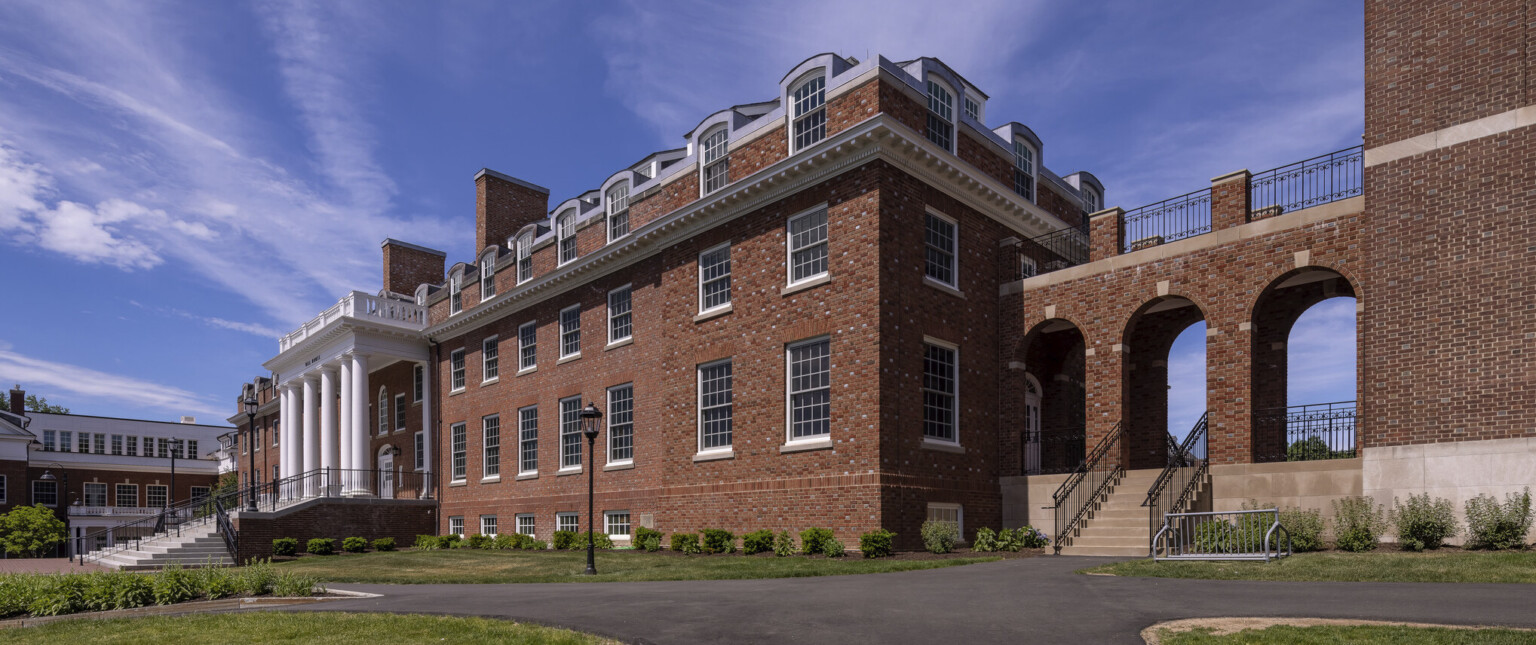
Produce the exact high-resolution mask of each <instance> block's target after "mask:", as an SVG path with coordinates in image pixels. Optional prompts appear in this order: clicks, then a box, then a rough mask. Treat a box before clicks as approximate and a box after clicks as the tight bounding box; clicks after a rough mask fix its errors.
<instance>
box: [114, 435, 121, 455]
mask: <svg viewBox="0 0 1536 645" xmlns="http://www.w3.org/2000/svg"><path fill="white" fill-rule="evenodd" d="M112 454H114V455H121V454H123V435H120V434H115V435H112Z"/></svg>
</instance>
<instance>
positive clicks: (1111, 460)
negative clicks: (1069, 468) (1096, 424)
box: [1051, 423, 1125, 555]
mask: <svg viewBox="0 0 1536 645" xmlns="http://www.w3.org/2000/svg"><path fill="white" fill-rule="evenodd" d="M1120 434H1121V433H1120V424H1119V423H1115V427H1114V429H1113V430H1110V431H1109V434H1108V435H1107V436H1105V437H1104V438H1103V439H1102V440H1100V441H1099V444H1098V445H1096V446H1094V447H1093V451H1092V452H1090V453H1089V454H1088V457H1087V459H1084V460H1083V464H1082V465H1081V466H1078V467H1077V470H1074V471H1073V472H1072V475H1071V476H1070V477H1067V480H1066V481H1064V482H1062V483H1061V486H1060V487H1059V488H1057V489H1056V492H1055V493H1054V494H1052V495H1051V499H1052V501H1054V502H1055V505H1054V506H1052V508H1053V509H1055V514H1056V543H1055V544H1054V545H1053V546H1054V547H1055V549H1056V554H1057V555H1061V548H1062V547H1063V546H1068V545H1070V544H1071V542H1072V531H1074V530H1075V529H1076V528H1077V525H1078V524H1080V523H1081V522H1082V521H1083V516H1084V515H1087V514H1088V510H1089V508H1090V507H1092V506H1093V504H1094V503H1096V502H1097V501H1098V500H1099V499H1100V498H1101V497H1103V496H1104V492H1105V491H1106V490H1108V489H1109V487H1110V486H1111V485H1112V484H1114V482H1116V481H1118V480H1119V478H1120V476H1121V475H1123V474H1125V467H1124V466H1123V465H1121V463H1120V461H1121V460H1120V450H1121V441H1120Z"/></svg>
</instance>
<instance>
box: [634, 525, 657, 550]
mask: <svg viewBox="0 0 1536 645" xmlns="http://www.w3.org/2000/svg"><path fill="white" fill-rule="evenodd" d="M635 546H638V547H640V548H641V549H644V550H646V551H648V552H651V553H655V552H657V551H660V550H661V531H658V530H656V529H650V528H646V527H644V526H639V527H635Z"/></svg>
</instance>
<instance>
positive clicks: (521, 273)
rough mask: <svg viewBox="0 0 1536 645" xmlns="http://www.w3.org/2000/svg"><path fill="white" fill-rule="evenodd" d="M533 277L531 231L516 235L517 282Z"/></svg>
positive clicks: (520, 282)
mask: <svg viewBox="0 0 1536 645" xmlns="http://www.w3.org/2000/svg"><path fill="white" fill-rule="evenodd" d="M531 279H533V232H532V231H529V232H527V233H523V234H522V235H519V236H517V283H518V284H522V283H524V282H527V281H529V280H531Z"/></svg>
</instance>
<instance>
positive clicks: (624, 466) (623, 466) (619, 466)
mask: <svg viewBox="0 0 1536 645" xmlns="http://www.w3.org/2000/svg"><path fill="white" fill-rule="evenodd" d="M634 467H635V462H633V461H624V462H619V463H616V464H608V465H607V466H603V472H608V471H610V470H629V469H631V468H634Z"/></svg>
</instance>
